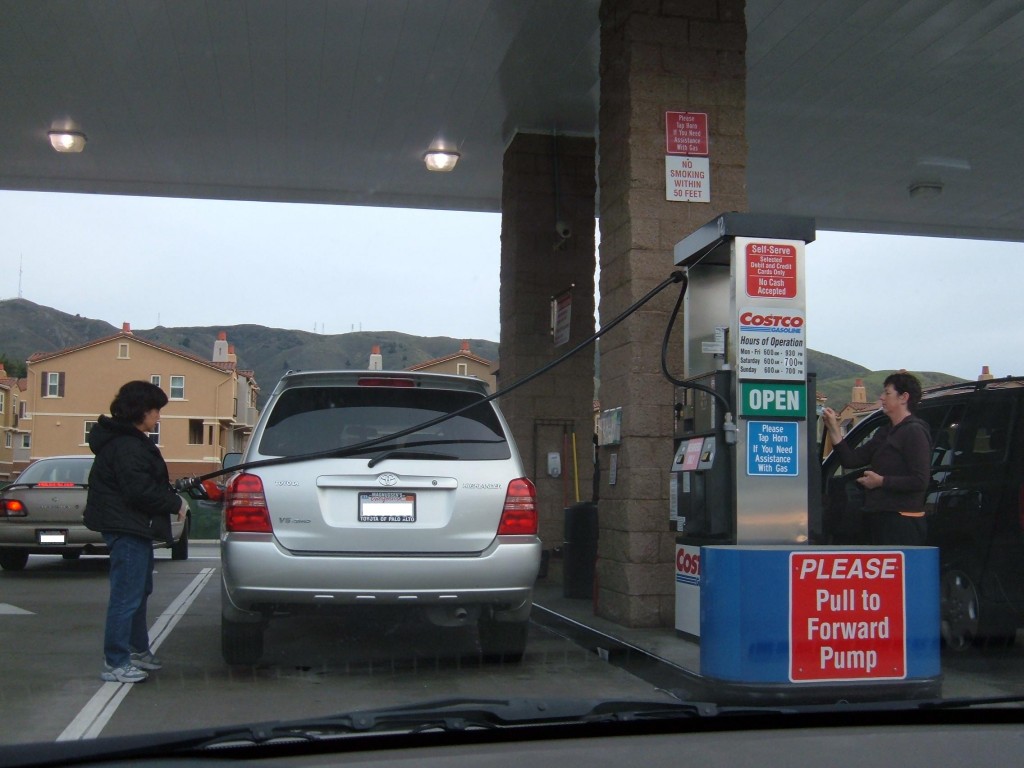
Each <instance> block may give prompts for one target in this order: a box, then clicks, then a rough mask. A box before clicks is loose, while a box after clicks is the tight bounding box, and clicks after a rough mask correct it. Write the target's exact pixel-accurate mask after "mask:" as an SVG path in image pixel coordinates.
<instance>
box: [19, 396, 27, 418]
mask: <svg viewBox="0 0 1024 768" xmlns="http://www.w3.org/2000/svg"><path fill="white" fill-rule="evenodd" d="M18 418H21V419H27V418H28V400H21V401H19V402H18Z"/></svg>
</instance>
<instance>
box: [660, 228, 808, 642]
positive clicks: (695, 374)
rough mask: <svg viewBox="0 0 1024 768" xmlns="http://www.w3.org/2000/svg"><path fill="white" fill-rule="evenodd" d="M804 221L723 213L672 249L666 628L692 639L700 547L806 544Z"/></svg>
mask: <svg viewBox="0 0 1024 768" xmlns="http://www.w3.org/2000/svg"><path fill="white" fill-rule="evenodd" d="M814 238H815V227H814V220H813V219H808V218H800V217H782V216H768V215H760V214H746V213H726V214H722V215H721V216H719V217H717V218H716V219H714V220H712V221H710V222H708V223H707V224H705V225H704V226H702V227H701V228H700V229H698V230H697V231H696V232H694V233H692V234H691V235H689V236H687V237H686V238H685V239H683V240H681V241H680V242H679V243H677V244H676V246H675V253H674V259H675V264H676V266H678V267H681V268H682V269H683V270H684V273H685V275H686V278H687V289H686V294H685V296H684V298H683V306H682V312H683V372H684V373H683V376H684V377H683V380H681V381H679V382H677V383H678V384H680V386H678V387H677V389H676V394H675V403H674V406H675V414H676V419H675V435H674V438H675V439H674V448H675V451H674V454H673V461H672V466H671V474H670V504H669V506H670V509H669V519H670V525H671V530H673V531H674V532H675V533H676V630H677V632H679V633H680V634H682V635H684V636H689V637H699V635H700V548H701V546H706V545H728V544H753V545H760V544H789V545H793V544H806V543H807V541H808V509H809V504H808V501H809V482H808V480H809V478H810V477H812V473H811V471H810V465H811V463H813V462H816V461H817V455H816V453H815V452H814V451H813V450H811V449H810V446H811V440H812V439H813V437H814V428H813V420H811V421H810V423H809V419H808V414H812V415H813V413H814V406H815V397H814V393H813V379H812V381H811V384H810V386H809V384H808V375H807V346H806V325H805V318H806V299H805V287H804V246H805V245H806V244H807V243H810V242H813V241H814Z"/></svg>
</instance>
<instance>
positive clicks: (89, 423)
mask: <svg viewBox="0 0 1024 768" xmlns="http://www.w3.org/2000/svg"><path fill="white" fill-rule="evenodd" d="M95 426H96V422H95V421H87V422H85V434H84V435H83V436H82V442H83V443H88V442H89V432H90V430H92V428H93V427H95Z"/></svg>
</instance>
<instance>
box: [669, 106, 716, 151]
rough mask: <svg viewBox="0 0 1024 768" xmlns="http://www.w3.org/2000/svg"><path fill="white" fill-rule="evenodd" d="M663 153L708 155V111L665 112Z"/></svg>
mask: <svg viewBox="0 0 1024 768" xmlns="http://www.w3.org/2000/svg"><path fill="white" fill-rule="evenodd" d="M665 153H666V154H669V155H686V156H687V157H707V155H708V113H707V112H666V113H665Z"/></svg>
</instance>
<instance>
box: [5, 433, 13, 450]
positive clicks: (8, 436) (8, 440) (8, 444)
mask: <svg viewBox="0 0 1024 768" xmlns="http://www.w3.org/2000/svg"><path fill="white" fill-rule="evenodd" d="M13 444H14V441H13V440H12V439H11V433H10V432H6V433H5V434H4V447H5V448H10V447H11V445H13Z"/></svg>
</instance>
